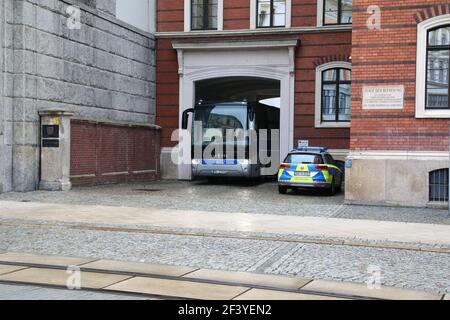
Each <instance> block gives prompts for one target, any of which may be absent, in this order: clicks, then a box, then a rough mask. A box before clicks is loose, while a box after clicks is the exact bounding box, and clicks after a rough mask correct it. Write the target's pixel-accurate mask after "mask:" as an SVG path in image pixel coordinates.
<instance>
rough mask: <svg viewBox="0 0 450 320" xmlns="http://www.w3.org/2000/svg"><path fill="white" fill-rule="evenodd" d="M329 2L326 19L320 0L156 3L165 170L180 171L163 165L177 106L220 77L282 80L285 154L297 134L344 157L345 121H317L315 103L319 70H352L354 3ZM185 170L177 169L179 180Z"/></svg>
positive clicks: (159, 113) (176, 123)
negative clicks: (202, 83)
mask: <svg viewBox="0 0 450 320" xmlns="http://www.w3.org/2000/svg"><path fill="white" fill-rule="evenodd" d="M328 2H329V3H330V5H331V6H327V8H328V9H332V10H331V11H330V10H329V12H328V13H327V15H326V17H327V19H326V21H325V22H324V21H323V18H322V15H323V3H321V4H319V6H318V5H317V3H316V1H311V0H287V1H257V0H210V1H191V0H185V1H183V0H175V1H158V4H157V58H156V60H157V61H156V65H157V103H156V104H157V124H158V125H160V126H161V127H163V130H162V147H163V150H162V154H163V156H162V164H161V165H162V170H163V175H166V176H167V174H168V173H169V174H170V173H173V172H175V173H176V172H177V171H176V170H174V169H173V167H172V168H171V169H169V168H168V166H170V165H171V161H170V155H169V154H170V151H171V148H173V147H174V146H175V145H176V144H177V142H175V141H171V135H172V132H173V131H174V130H175V129H178V128H179V123H180V111H182V110H184V109H186V108H190V107H192V105H193V103H194V102H195V100H196V99H198V98H200V97H195V86H196V83H198V82H199V81H203V80H207V79H217V78H219V77H228V78H234V79H235V80H237V78H238V77H254V78H271V79H274V80H276V81H278V82H279V83H280V88H279V90H280V96H281V123H282V132H281V140H282V142H281V144H282V145H281V149H282V154H283V153H287V152H288V151H289V150H290V149H292V148H293V146H294V145H297V142H296V141H298V140H300V139H301V140H309V141H310V144H311V145H325V146H327V147H329V148H330V149H332V150H333V152H334V153H335V154H336V155H338V156H340V157H345V156H346V155H347V153H348V150H349V146H350V129H349V127H350V122H349V121H341V122H335V121H330V122H322V121H321V119H320V106H319V115H317V114H316V100H317V99H316V85H317V83H316V73H317V72H318V71H317V70H318V68H321V69H320V70H322V69H323V70H326V69H327V68H328V69H329V68H348V69H351V64H350V55H351V24H350V22H351V7H348V6H347V5H346V3H351V1H348V0H343V1H327V3H328ZM339 3H341V5H339V6H337V4H339ZM206 7H207V9H205V8H206ZM349 9H350V11H348V10H349ZM271 10H272V12H273V14H270V12H271ZM268 12H269V13H268ZM318 13H322V14H318ZM205 16H207V17H206V18H205ZM318 16H319V19H318V18H317V17H318ZM338 17H341V19H340V20H341V21H337V19H338ZM348 80H349V79H348ZM348 87H349V86H348ZM348 89H349V88H348ZM347 98H348V100H349V93H348V97H347ZM347 105H348V108H347V109H348V110H347V113H349V108H350V103H349V101H348V103H347ZM316 118H317V119H316ZM344 118H345V116H343V119H341V120H349V119H344ZM333 119H334V118H333ZM189 174H190V170H189V169H185V170H183V169H180V170H179V174H178V177H179V178H189ZM172 177H176V176H173V175H172Z"/></svg>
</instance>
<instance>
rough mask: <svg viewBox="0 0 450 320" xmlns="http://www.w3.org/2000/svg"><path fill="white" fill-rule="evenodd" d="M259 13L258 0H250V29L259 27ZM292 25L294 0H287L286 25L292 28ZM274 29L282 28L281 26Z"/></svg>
mask: <svg viewBox="0 0 450 320" xmlns="http://www.w3.org/2000/svg"><path fill="white" fill-rule="evenodd" d="M257 15H258V8H257V0H250V29H258V28H257V26H256V23H257V19H256V17H257ZM291 25H292V0H286V21H285V25H284V27H285V28H290V27H291ZM273 29H277V30H278V29H281V27H280V28H273Z"/></svg>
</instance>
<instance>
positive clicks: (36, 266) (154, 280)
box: [0, 253, 445, 300]
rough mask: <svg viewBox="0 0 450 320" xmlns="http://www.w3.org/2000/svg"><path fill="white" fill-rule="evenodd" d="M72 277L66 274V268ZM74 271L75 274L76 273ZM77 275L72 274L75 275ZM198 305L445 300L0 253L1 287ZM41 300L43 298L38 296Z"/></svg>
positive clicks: (320, 282)
mask: <svg viewBox="0 0 450 320" xmlns="http://www.w3.org/2000/svg"><path fill="white" fill-rule="evenodd" d="M69 265H70V266H71V267H70V270H72V272H67V270H68V266H69ZM76 267H78V270H76V269H77V268H76ZM74 270H75V271H78V272H79V273H78V274H74V273H73V271H74ZM74 276H78V278H77V279H75V280H79V285H80V288H79V289H83V290H90V291H92V292H97V293H116V294H139V295H142V296H143V297H153V298H164V299H199V300H349V299H352V300H354V299H386V300H442V299H444V298H445V297H444V295H442V294H435V293H425V292H420V291H413V290H403V289H398V288H390V287H379V288H372V289H371V288H368V287H367V286H365V285H360V284H354V283H344V282H334V281H323V280H313V279H302V278H294V277H283V276H273V275H264V274H256V273H247V272H229V271H218V270H207V269H196V268H192V267H176V266H166V265H156V264H145V263H130V262H123V261H110V260H95V259H89V258H88V259H85V258H75V257H58V256H41V255H31V254H22V253H3V254H0V284H7V285H10V284H20V285H33V286H36V285H38V286H45V287H50V288H60V289H63V288H67V284H68V283H69V284H74V283H77V281H72V280H74ZM42 298H44V297H42Z"/></svg>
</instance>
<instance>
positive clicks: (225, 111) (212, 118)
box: [194, 105, 248, 144]
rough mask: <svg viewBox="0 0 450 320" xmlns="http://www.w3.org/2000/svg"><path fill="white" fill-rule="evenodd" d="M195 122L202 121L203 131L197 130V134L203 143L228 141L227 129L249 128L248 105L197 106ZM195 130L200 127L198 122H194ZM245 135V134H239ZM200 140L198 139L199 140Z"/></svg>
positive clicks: (245, 129) (244, 129)
mask: <svg viewBox="0 0 450 320" xmlns="http://www.w3.org/2000/svg"><path fill="white" fill-rule="evenodd" d="M194 121H195V122H197V123H198V122H200V123H201V132H195V134H194V135H195V136H196V137H197V138H200V135H201V140H200V141H202V143H203V144H209V143H211V142H214V141H217V140H218V139H221V140H220V141H223V142H224V143H225V142H226V134H227V130H239V129H240V130H243V132H246V131H247V129H248V112H247V105H242V106H238V105H219V106H205V107H197V108H196V110H195V117H194ZM194 128H195V130H198V129H200V128H199V127H198V124H197V125H195V124H194ZM237 136H240V137H242V139H243V137H244V135H242V134H241V135H237ZM197 141H198V140H197Z"/></svg>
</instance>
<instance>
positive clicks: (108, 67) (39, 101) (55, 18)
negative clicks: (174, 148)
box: [0, 0, 155, 191]
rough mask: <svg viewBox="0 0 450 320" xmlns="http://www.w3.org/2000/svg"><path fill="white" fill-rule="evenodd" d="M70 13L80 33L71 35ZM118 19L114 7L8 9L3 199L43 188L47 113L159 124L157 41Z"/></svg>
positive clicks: (0, 162) (1, 18) (2, 24)
mask: <svg viewBox="0 0 450 320" xmlns="http://www.w3.org/2000/svg"><path fill="white" fill-rule="evenodd" d="M71 5H72V6H77V7H79V8H80V9H81V15H80V17H81V28H80V29H70V28H68V24H67V23H68V17H69V14H68V12H67V8H68V7H69V6H71ZM114 13H115V1H110V0H108V1H107V0H95V1H75V0H71V1H67V0H65V1H60V0H3V1H2V2H1V4H0V31H1V32H0V43H1V54H0V65H1V70H2V74H1V77H0V99H1V100H0V103H1V106H2V107H1V110H0V157H1V159H0V191H12V190H14V191H29V190H35V189H36V188H37V187H38V184H39V154H40V148H39V120H40V119H39V111H41V110H47V109H63V110H65V111H69V112H72V113H74V117H75V118H78V119H87V120H102V121H109V122H114V121H116V122H120V123H122V124H123V123H124V122H126V123H134V124H135V123H137V124H154V122H155V93H154V92H155V61H154V60H155V53H154V38H153V36H152V35H150V34H148V33H145V32H143V31H141V30H139V29H136V28H134V27H132V26H130V25H128V24H125V23H123V22H121V21H120V20H118V19H116V18H115V17H114Z"/></svg>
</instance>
